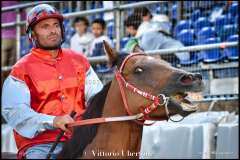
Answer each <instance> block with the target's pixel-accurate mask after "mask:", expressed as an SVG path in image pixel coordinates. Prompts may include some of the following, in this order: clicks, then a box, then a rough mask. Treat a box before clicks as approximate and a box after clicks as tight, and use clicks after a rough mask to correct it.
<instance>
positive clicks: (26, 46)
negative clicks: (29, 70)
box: [20, 35, 32, 57]
mask: <svg viewBox="0 0 240 160" xmlns="http://www.w3.org/2000/svg"><path fill="white" fill-rule="evenodd" d="M30 44H31V43H30V42H29V40H28V36H27V35H24V36H21V37H20V57H23V56H24V55H26V54H28V52H29V51H30V49H31V48H30V47H32V46H30Z"/></svg>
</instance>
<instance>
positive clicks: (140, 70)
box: [134, 67, 143, 73]
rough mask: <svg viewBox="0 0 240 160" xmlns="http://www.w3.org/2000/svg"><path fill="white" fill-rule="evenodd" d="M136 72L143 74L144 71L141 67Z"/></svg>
mask: <svg viewBox="0 0 240 160" xmlns="http://www.w3.org/2000/svg"><path fill="white" fill-rule="evenodd" d="M134 72H135V73H142V72H143V69H142V68H141V67H137V68H136V69H135V71H134Z"/></svg>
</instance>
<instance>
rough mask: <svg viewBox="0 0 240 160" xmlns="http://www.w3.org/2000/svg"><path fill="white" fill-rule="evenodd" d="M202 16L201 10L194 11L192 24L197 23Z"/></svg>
mask: <svg viewBox="0 0 240 160" xmlns="http://www.w3.org/2000/svg"><path fill="white" fill-rule="evenodd" d="M201 16H202V13H201V11H200V10H199V9H197V10H195V11H193V12H192V15H191V20H192V22H195V21H196V20H197V19H198V18H199V17H201Z"/></svg>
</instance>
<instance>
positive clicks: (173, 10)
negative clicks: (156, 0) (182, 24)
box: [171, 4, 177, 20]
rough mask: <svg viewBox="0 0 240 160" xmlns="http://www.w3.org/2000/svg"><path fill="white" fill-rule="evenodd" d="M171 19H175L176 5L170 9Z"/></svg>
mask: <svg viewBox="0 0 240 160" xmlns="http://www.w3.org/2000/svg"><path fill="white" fill-rule="evenodd" d="M171 14H172V19H174V20H176V19H177V4H174V5H173V6H172V9H171Z"/></svg>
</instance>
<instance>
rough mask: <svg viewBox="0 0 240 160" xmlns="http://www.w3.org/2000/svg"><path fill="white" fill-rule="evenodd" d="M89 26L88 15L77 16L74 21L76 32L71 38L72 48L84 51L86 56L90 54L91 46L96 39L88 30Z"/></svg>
mask: <svg viewBox="0 0 240 160" xmlns="http://www.w3.org/2000/svg"><path fill="white" fill-rule="evenodd" d="M88 26H89V22H88V19H87V18H86V17H77V18H76V19H75V20H74V21H73V28H74V29H75V30H76V33H75V34H74V35H73V37H72V38H71V40H70V48H71V49H72V50H75V51H77V52H81V53H83V54H84V55H85V56H89V55H90V47H91V43H92V41H93V39H94V36H93V34H92V33H90V32H87V29H88Z"/></svg>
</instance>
